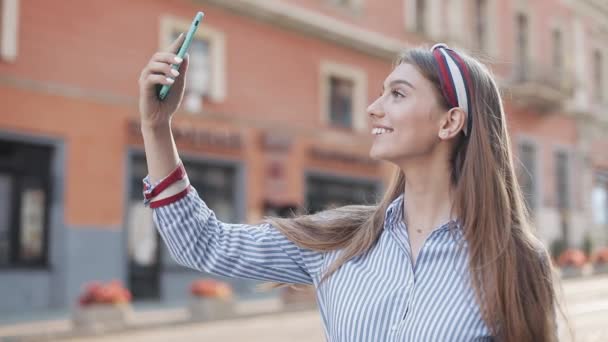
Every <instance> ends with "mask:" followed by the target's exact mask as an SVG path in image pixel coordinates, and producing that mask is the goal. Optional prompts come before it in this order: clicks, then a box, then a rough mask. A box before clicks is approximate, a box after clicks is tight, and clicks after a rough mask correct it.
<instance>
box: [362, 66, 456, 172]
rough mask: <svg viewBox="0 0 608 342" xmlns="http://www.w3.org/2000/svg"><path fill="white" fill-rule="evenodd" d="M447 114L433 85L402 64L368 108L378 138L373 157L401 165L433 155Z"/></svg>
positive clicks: (371, 155) (373, 129)
mask: <svg viewBox="0 0 608 342" xmlns="http://www.w3.org/2000/svg"><path fill="white" fill-rule="evenodd" d="M444 111H445V110H444V109H442V108H441V106H440V105H439V103H438V101H437V94H436V91H434V89H433V85H432V83H431V82H430V81H429V80H427V79H426V78H424V76H423V75H422V74H421V73H420V72H419V71H418V70H417V69H416V68H415V67H414V66H413V65H411V64H405V63H404V64H400V65H399V66H397V67H396V68H395V69H394V70H393V71H392V72H391V73H390V75H388V77H387V78H386V80H385V82H384V85H383V91H382V94H381V95H380V97H378V99H376V101H374V102H373V103H372V104H371V105H370V106H369V107H368V108H367V112H368V114H369V117H370V120H371V125H370V126H371V127H372V131H371V133H372V134H373V136H374V142H373V145H372V148H371V151H370V157H371V158H373V159H377V160H386V161H390V162H393V163H396V164H400V163H402V162H404V161H406V160H409V159H414V158H417V157H421V156H424V155H427V154H429V153H431V152H432V151H433V149H434V148H435V146H436V145H437V144H438V143H439V142H440V140H439V138H438V134H439V128H440V122H439V120H440V117H441V115H439V114H440V113H442V112H444ZM383 128H386V129H383Z"/></svg>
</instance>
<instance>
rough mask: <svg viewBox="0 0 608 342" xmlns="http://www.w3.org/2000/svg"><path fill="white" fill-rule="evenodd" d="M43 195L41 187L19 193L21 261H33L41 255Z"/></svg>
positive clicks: (42, 246) (42, 241)
mask: <svg viewBox="0 0 608 342" xmlns="http://www.w3.org/2000/svg"><path fill="white" fill-rule="evenodd" d="M45 197H46V196H45V192H44V190H43V189H41V188H31V189H24V190H23V192H22V193H21V221H20V222H21V230H20V232H19V235H20V238H19V241H20V244H21V245H20V246H19V257H20V260H21V261H26V262H27V261H35V260H38V259H40V258H41V257H42V256H43V252H44V251H43V248H44V207H45V206H44V204H45Z"/></svg>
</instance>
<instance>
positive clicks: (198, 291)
mask: <svg viewBox="0 0 608 342" xmlns="http://www.w3.org/2000/svg"><path fill="white" fill-rule="evenodd" d="M190 293H191V294H192V295H193V296H195V297H209V298H221V299H230V298H232V288H231V287H230V285H229V284H227V283H224V282H221V281H217V280H214V279H199V280H195V281H193V282H192V284H191V285H190Z"/></svg>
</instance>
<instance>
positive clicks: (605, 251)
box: [591, 247, 608, 265]
mask: <svg viewBox="0 0 608 342" xmlns="http://www.w3.org/2000/svg"><path fill="white" fill-rule="evenodd" d="M591 262H592V263H594V264H596V265H602V264H608V247H602V248H600V249H599V250H597V251H596V252H595V253H594V254H593V256H592V257H591Z"/></svg>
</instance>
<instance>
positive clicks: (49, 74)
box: [0, 0, 608, 315]
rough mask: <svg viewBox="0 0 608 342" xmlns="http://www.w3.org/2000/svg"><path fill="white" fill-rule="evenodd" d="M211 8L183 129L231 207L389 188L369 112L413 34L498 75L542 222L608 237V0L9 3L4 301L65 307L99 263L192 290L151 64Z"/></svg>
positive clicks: (206, 177) (239, 287) (194, 169)
mask: <svg viewBox="0 0 608 342" xmlns="http://www.w3.org/2000/svg"><path fill="white" fill-rule="evenodd" d="M198 10H203V11H204V12H205V14H206V16H205V19H204V21H203V24H202V26H201V27H200V29H199V30H198V33H197V36H196V40H195V42H194V44H193V45H192V46H191V49H190V61H191V65H190V70H189V73H188V86H187V94H186V97H185V100H184V103H183V105H182V108H181V110H180V112H179V113H178V115H177V116H176V118H175V120H174V133H175V138H176V140H177V143H178V147H179V148H180V151H181V156H182V159H183V161H184V163H185V164H186V168H187V169H188V173H189V178H190V180H191V182H192V183H193V185H194V186H195V187H196V188H197V190H198V191H199V193H200V194H201V195H202V197H203V198H204V199H205V201H206V202H207V203H208V204H209V206H210V207H211V208H212V209H214V210H215V212H216V214H217V215H218V217H219V218H220V219H222V220H224V221H230V222H258V221H259V220H260V219H261V218H262V217H263V216H264V215H283V216H287V215H290V214H291V213H292V212H305V211H309V212H314V211H317V210H320V209H323V208H325V207H327V206H335V205H342V204H346V203H371V202H373V201H374V200H375V199H376V198H377V196H378V195H379V194H381V192H382V190H383V189H384V186H385V185H386V181H387V180H388V178H389V175H390V174H391V172H392V171H393V169H392V167H391V166H390V165H387V164H384V163H379V162H376V161H373V160H370V159H369V157H368V151H369V147H370V142H371V134H370V129H369V127H368V126H367V114H366V111H365V109H366V107H367V105H368V104H369V103H371V102H372V101H373V100H374V99H375V98H376V96H377V95H378V94H379V92H380V89H381V87H382V82H383V81H384V79H385V77H386V76H387V75H388V73H390V71H391V65H392V62H393V61H394V59H395V58H396V56H397V54H398V53H399V52H400V51H401V50H402V49H404V48H406V47H409V46H416V45H420V44H426V46H428V47H430V46H431V44H432V43H434V42H440V41H441V42H447V43H448V44H449V45H451V46H455V47H458V48H461V49H464V50H466V51H469V52H470V53H472V54H473V55H475V56H478V57H480V58H481V60H482V61H485V62H486V63H488V64H489V66H490V67H491V69H492V71H493V72H494V73H495V75H496V77H497V79H498V81H499V84H500V87H501V90H502V92H503V94H504V97H503V98H504V100H505V105H506V111H507V117H508V119H509V127H510V132H511V135H512V136H511V142H512V144H513V148H514V151H515V153H516V155H517V160H516V163H517V168H518V172H519V177H520V179H521V182H522V184H523V186H524V190H525V192H526V199H527V202H528V205H529V207H530V209H531V211H532V214H533V217H534V220H535V223H536V227H537V234H538V235H539V236H540V237H541V238H542V240H543V241H544V242H545V243H546V244H547V245H548V246H550V247H551V248H552V250H553V252H554V253H558V252H559V251H560V250H562V249H563V248H564V247H565V246H575V247H580V248H587V249H592V248H598V247H601V246H605V245H606V244H607V238H608V152H607V150H608V134H607V133H608V3H606V2H605V1H602V0H577V1H575V0H537V1H523V0H510V1H498V0H443V1H442V0H383V1H365V0H283V1H274V0H154V1H152V0H146V1H143V0H137V1H117V0H106V1H92V0H88V1H68V0H54V1H42V0H38V1H19V0H0V58H1V60H0V98H1V103H2V106H3V110H2V112H3V113H2V114H1V115H0V315H9V314H13V313H16V312H33V311H44V310H63V309H67V308H69V307H70V306H71V305H73V304H74V303H75V299H76V297H77V296H78V294H79V292H80V290H81V287H82V286H83V284H85V283H87V282H89V281H93V280H104V281H105V280H111V279H119V280H122V281H123V282H124V283H125V284H127V285H128V287H129V288H130V289H131V291H132V292H133V294H134V297H135V299H136V300H137V301H141V302H151V303H159V304H162V303H173V302H180V301H183V300H185V298H186V297H187V296H188V291H187V288H188V284H189V283H190V281H192V280H193V279H195V278H197V277H199V276H200V274H198V273H196V272H193V271H189V270H186V269H184V268H182V267H180V266H178V265H177V264H175V263H174V262H173V261H172V260H171V258H170V257H169V255H168V253H167V251H166V249H165V248H164V246H163V244H162V242H161V241H160V240H159V237H158V235H157V233H156V232H155V230H154V227H153V223H152V219H151V212H150V210H149V209H147V208H144V207H143V205H142V197H141V190H142V183H141V180H142V178H143V177H144V176H145V175H146V165H145V156H144V152H143V145H142V140H141V135H140V129H139V124H138V118H139V114H138V109H137V96H138V84H137V81H138V77H139V73H140V71H141V69H142V68H143V66H144V65H145V64H146V63H147V61H148V59H149V58H150V56H151V55H152V54H153V53H154V52H155V51H157V50H159V49H161V48H164V47H166V46H167V45H168V44H169V43H170V42H171V41H172V40H173V39H174V37H176V35H177V34H179V33H180V32H182V31H184V30H186V29H187V27H188V26H189V24H190V21H191V19H192V17H193V15H194V13H195V12H196V11H198ZM232 283H233V285H234V286H235V288H236V291H237V293H239V294H240V295H241V296H243V297H247V296H255V295H256V293H255V292H254V291H253V287H254V285H255V284H256V282H253V281H241V280H233V281H232Z"/></svg>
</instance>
